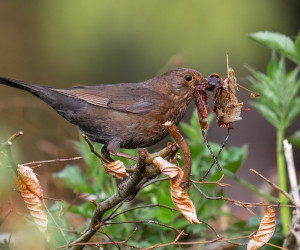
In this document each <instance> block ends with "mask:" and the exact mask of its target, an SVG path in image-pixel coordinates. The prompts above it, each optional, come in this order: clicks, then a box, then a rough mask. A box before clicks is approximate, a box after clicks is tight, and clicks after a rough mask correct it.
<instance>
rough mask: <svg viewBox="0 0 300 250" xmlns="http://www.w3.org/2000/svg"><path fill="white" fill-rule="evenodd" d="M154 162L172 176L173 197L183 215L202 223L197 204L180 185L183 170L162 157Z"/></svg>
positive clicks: (191, 220)
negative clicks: (198, 215) (199, 218)
mask: <svg viewBox="0 0 300 250" xmlns="http://www.w3.org/2000/svg"><path fill="white" fill-rule="evenodd" d="M153 164H154V165H155V166H156V167H157V168H158V169H159V170H160V171H161V172H162V173H163V174H165V175H167V176H168V177H169V178H170V183H171V185H170V189H171V198H172V201H173V203H174V205H175V206H176V207H177V208H178V209H179V211H180V212H181V213H182V215H183V216H184V217H185V218H186V219H187V220H188V221H189V222H190V223H193V224H199V223H201V222H200V221H199V220H198V218H197V214H196V209H195V206H194V204H193V202H192V200H191V199H190V197H189V195H188V193H187V192H185V191H184V189H183V188H182V187H180V183H181V180H182V177H183V171H182V169H181V168H180V167H178V166H176V165H174V164H172V163H170V162H168V161H167V160H165V159H163V158H162V157H156V158H154V160H153Z"/></svg>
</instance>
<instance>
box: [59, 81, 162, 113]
mask: <svg viewBox="0 0 300 250" xmlns="http://www.w3.org/2000/svg"><path fill="white" fill-rule="evenodd" d="M138 85H139V84H115V85H95V86H84V87H75V88H71V89H55V91H57V92H59V93H62V94H64V95H67V96H71V97H75V98H78V99H80V100H83V101H85V102H87V103H90V104H92V105H95V106H99V107H103V108H109V109H114V110H117V111H120V112H126V113H134V114H146V113H148V112H150V111H151V110H153V109H154V108H155V106H156V105H160V104H161V103H162V102H163V100H162V97H161V96H160V94H158V93H157V92H155V91H154V90H151V89H148V88H145V87H143V86H138Z"/></svg>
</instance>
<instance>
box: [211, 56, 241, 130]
mask: <svg viewBox="0 0 300 250" xmlns="http://www.w3.org/2000/svg"><path fill="white" fill-rule="evenodd" d="M226 56H227V78H226V79H225V80H224V81H223V80H222V79H221V78H219V76H218V75H212V76H210V78H209V79H210V81H212V82H217V81H218V80H219V81H218V83H219V86H216V92H215V100H214V101H215V105H214V112H215V113H216V115H217V117H218V124H219V126H220V127H226V128H231V123H232V122H235V121H239V120H241V119H242V118H241V116H240V115H241V111H242V107H243V103H242V102H240V103H239V101H238V98H237V95H236V90H238V84H237V79H236V77H235V74H234V70H233V69H232V68H231V67H230V66H229V63H228V54H227V55H226ZM218 78H219V79H218Z"/></svg>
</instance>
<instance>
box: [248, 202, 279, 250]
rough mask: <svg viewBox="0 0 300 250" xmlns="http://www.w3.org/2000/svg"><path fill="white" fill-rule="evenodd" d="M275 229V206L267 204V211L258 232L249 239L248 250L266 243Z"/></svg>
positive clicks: (254, 249)
mask: <svg viewBox="0 0 300 250" xmlns="http://www.w3.org/2000/svg"><path fill="white" fill-rule="evenodd" d="M274 231H275V208H274V207H271V206H267V211H266V213H265V214H264V216H263V217H262V219H261V221H260V225H259V228H258V230H257V233H256V234H255V235H254V236H253V238H252V239H251V240H250V241H249V243H248V245H247V250H256V249H259V248H261V247H262V246H263V245H265V244H266V243H267V242H268V241H269V240H270V239H271V237H272V235H273V233H274Z"/></svg>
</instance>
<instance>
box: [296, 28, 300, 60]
mask: <svg viewBox="0 0 300 250" xmlns="http://www.w3.org/2000/svg"><path fill="white" fill-rule="evenodd" d="M295 47H296V51H297V53H298V57H300V31H299V33H298V36H297V37H296V40H295Z"/></svg>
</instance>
